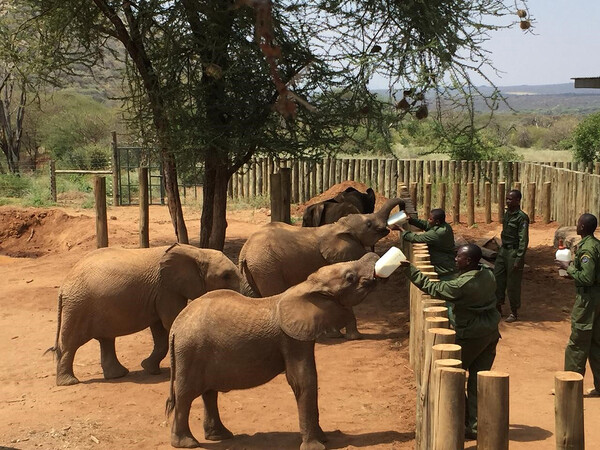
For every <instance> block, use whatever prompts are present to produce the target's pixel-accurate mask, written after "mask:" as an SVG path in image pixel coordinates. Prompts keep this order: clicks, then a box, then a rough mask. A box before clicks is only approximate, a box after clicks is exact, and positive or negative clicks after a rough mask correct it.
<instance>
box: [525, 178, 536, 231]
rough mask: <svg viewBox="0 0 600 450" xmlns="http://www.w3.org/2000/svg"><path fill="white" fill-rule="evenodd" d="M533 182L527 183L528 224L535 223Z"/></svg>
mask: <svg viewBox="0 0 600 450" xmlns="http://www.w3.org/2000/svg"><path fill="white" fill-rule="evenodd" d="M535 187H536V185H535V182H533V181H532V182H531V183H529V189H528V191H529V192H528V195H527V197H528V201H527V202H528V204H529V208H528V212H527V215H528V216H529V223H535Z"/></svg>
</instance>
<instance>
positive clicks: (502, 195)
mask: <svg viewBox="0 0 600 450" xmlns="http://www.w3.org/2000/svg"><path fill="white" fill-rule="evenodd" d="M505 199H506V183H504V182H501V183H498V222H500V223H502V221H503V220H504V204H505Z"/></svg>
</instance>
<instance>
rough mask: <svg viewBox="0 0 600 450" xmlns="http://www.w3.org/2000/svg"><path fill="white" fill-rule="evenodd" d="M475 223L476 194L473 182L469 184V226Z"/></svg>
mask: <svg viewBox="0 0 600 450" xmlns="http://www.w3.org/2000/svg"><path fill="white" fill-rule="evenodd" d="M474 223H475V192H474V186H473V182H472V181H471V182H469V183H467V226H468V227H470V226H472V225H473V224H474Z"/></svg>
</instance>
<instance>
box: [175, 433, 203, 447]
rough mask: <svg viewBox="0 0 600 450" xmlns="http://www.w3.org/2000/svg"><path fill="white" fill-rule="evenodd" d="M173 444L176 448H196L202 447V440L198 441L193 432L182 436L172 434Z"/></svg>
mask: <svg viewBox="0 0 600 450" xmlns="http://www.w3.org/2000/svg"><path fill="white" fill-rule="evenodd" d="M171 446H173V447H175V448H196V447H200V442H198V441H197V440H196V439H195V438H194V436H192V435H191V433H190V434H183V435H181V436H177V435H176V434H171Z"/></svg>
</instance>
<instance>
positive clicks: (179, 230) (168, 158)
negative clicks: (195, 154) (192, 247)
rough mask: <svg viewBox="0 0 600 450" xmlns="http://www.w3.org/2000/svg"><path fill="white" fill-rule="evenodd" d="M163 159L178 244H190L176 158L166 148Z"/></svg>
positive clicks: (166, 186) (163, 151)
mask: <svg viewBox="0 0 600 450" xmlns="http://www.w3.org/2000/svg"><path fill="white" fill-rule="evenodd" d="M161 157H162V160H163V171H164V176H165V190H166V191H167V205H168V207H169V214H170V215H171V223H172V224H173V228H174V229H175V235H176V236H177V242H179V243H181V244H189V239H188V232H187V228H186V226H185V221H184V220H183V210H182V208H181V199H180V197H179V187H178V184H177V168H176V166H175V158H174V157H173V154H172V153H171V152H168V151H166V150H165V149H164V148H163V149H162V151H161Z"/></svg>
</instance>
